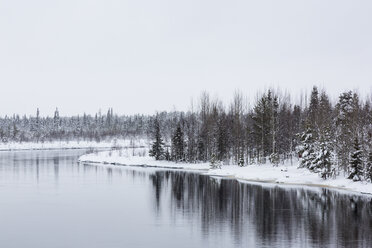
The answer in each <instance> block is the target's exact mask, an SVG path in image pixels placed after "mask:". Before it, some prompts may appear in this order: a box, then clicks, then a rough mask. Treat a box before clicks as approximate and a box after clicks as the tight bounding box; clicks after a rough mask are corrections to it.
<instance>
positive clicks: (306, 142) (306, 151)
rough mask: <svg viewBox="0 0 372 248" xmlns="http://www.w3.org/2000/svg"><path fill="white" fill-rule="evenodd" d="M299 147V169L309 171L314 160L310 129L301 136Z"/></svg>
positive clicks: (312, 139)
mask: <svg viewBox="0 0 372 248" xmlns="http://www.w3.org/2000/svg"><path fill="white" fill-rule="evenodd" d="M300 142H301V144H300V146H299V156H300V159H301V160H300V161H301V163H300V167H302V168H308V169H311V168H312V167H313V163H314V160H315V151H314V138H313V132H312V129H311V128H310V127H308V128H307V129H306V131H305V132H303V133H302V134H301V137H300Z"/></svg>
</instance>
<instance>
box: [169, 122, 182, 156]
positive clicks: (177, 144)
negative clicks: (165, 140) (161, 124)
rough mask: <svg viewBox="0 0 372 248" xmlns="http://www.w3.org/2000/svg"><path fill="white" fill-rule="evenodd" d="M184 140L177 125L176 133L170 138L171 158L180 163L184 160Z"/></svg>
mask: <svg viewBox="0 0 372 248" xmlns="http://www.w3.org/2000/svg"><path fill="white" fill-rule="evenodd" d="M184 148H185V140H184V134H183V132H182V129H181V125H180V124H178V126H177V128H176V131H175V132H174V135H173V137H172V157H173V159H174V160H175V161H182V160H184V159H185V153H184Z"/></svg>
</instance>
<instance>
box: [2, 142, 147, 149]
mask: <svg viewBox="0 0 372 248" xmlns="http://www.w3.org/2000/svg"><path fill="white" fill-rule="evenodd" d="M145 146H148V141H147V140H145V139H136V140H130V139H117V140H109V141H101V142H96V141H52V142H22V143H19V142H8V143H0V151H13V150H56V149H83V148H95V149H98V148H111V147H145Z"/></svg>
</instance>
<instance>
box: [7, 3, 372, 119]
mask: <svg viewBox="0 0 372 248" xmlns="http://www.w3.org/2000/svg"><path fill="white" fill-rule="evenodd" d="M371 13H372V1H369V0H365V1H358V0H352V1H351V0H347V1H345V0H327V1H324V0H308V1H299V0H293V1H286V0H281V1H278V0H272V1H269V0H263V1H262V0H257V1H249V0H244V1H243V0H241V1H240V0H229V1H227V0H224V1H222V0H187V1H186V0H184V1H175V0H157V1H153V0H132V1H126V0H61V1H56V0H55V1H51V0H33V1H29V0H11V1H8V0H0V85H1V88H0V115H5V114H11V113H14V112H16V113H20V114H24V113H26V114H31V113H32V114H33V113H35V109H36V108H37V107H39V108H40V110H41V112H42V113H43V114H51V113H52V112H53V110H54V109H55V107H56V106H58V107H59V108H60V112H61V114H62V115H70V114H77V113H82V112H84V111H85V112H87V113H93V112H95V111H97V110H98V109H100V108H101V109H102V111H104V112H106V110H107V108H108V107H113V108H114V110H115V112H118V113H123V114H131V113H136V112H143V113H153V112H154V111H156V110H172V109H173V108H174V107H175V108H176V109H178V110H184V109H186V108H187V107H188V106H189V104H190V99H191V98H192V97H193V98H197V97H198V96H199V94H200V92H201V91H202V90H207V91H209V92H210V93H211V94H212V95H218V96H219V97H220V98H222V99H224V100H226V101H228V100H229V99H231V97H232V95H233V93H234V91H235V90H236V89H241V90H242V92H243V93H244V94H246V95H247V96H249V97H251V98H254V96H255V92H256V91H257V90H263V89H265V88H267V87H271V86H273V87H278V86H280V87H282V88H284V89H288V90H289V91H290V92H293V93H299V92H300V91H301V90H304V89H310V88H311V86H312V85H313V84H317V85H320V86H325V87H326V89H327V90H328V91H329V92H330V93H331V94H332V95H334V96H336V95H337V94H338V93H339V92H341V91H342V90H344V89H356V88H358V89H359V91H360V92H361V93H366V92H372V91H371V90H372V15H371Z"/></svg>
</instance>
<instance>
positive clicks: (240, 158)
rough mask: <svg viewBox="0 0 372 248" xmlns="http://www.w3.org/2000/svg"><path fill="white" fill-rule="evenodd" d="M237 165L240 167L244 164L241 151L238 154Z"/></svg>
mask: <svg viewBox="0 0 372 248" xmlns="http://www.w3.org/2000/svg"><path fill="white" fill-rule="evenodd" d="M238 165H239V166H240V167H243V166H244V154H243V152H240V154H239V162H238Z"/></svg>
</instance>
